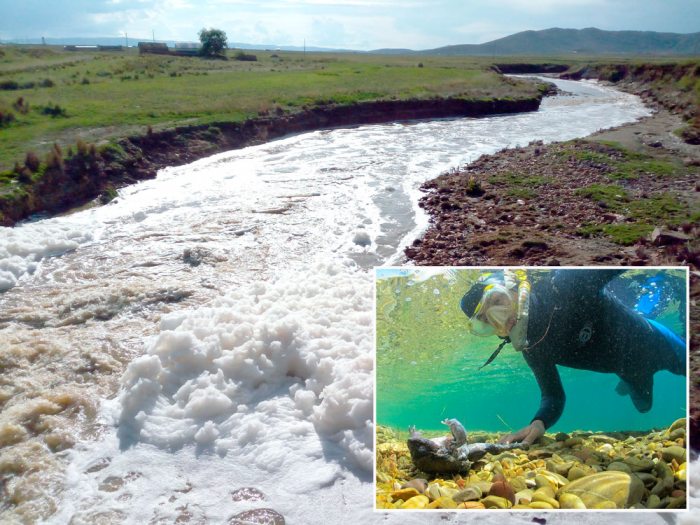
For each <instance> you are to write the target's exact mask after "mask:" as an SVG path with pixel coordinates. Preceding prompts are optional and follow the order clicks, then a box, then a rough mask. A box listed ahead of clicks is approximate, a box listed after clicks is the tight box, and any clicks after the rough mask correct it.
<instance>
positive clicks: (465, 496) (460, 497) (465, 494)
mask: <svg viewBox="0 0 700 525" xmlns="http://www.w3.org/2000/svg"><path fill="white" fill-rule="evenodd" d="M481 496H482V492H481V489H480V488H479V487H477V486H475V485H470V486H469V487H466V488H465V489H464V490H460V491H459V492H458V493H457V494H455V495H454V496H453V498H452V499H454V500H455V501H456V502H457V503H462V502H465V501H474V500H478V499H481Z"/></svg>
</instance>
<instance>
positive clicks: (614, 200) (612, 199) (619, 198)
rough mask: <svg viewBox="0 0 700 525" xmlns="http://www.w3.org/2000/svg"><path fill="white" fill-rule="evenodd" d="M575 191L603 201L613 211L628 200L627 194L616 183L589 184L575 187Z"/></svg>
mask: <svg viewBox="0 0 700 525" xmlns="http://www.w3.org/2000/svg"><path fill="white" fill-rule="evenodd" d="M575 193H576V194H577V195H582V196H583V197H588V198H589V199H592V200H594V201H596V202H601V203H604V205H605V206H606V207H607V208H610V209H611V210H614V211H620V210H621V209H622V208H623V205H624V203H627V202H629V195H628V194H627V192H626V191H625V189H624V188H622V187H620V186H618V185H617V184H597V183H596V184H591V185H589V186H585V187H583V188H579V189H577V190H576V191H575Z"/></svg>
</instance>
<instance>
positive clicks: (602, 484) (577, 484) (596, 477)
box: [557, 471, 644, 509]
mask: <svg viewBox="0 0 700 525" xmlns="http://www.w3.org/2000/svg"><path fill="white" fill-rule="evenodd" d="M562 494H575V495H576V496H578V497H579V498H581V501H583V504H584V505H586V507H587V508H589V509H590V508H613V507H610V506H609V504H612V505H614V506H615V507H614V508H621V509H623V508H628V507H631V506H632V505H634V504H635V503H639V502H640V501H641V499H642V496H643V495H644V484H643V483H642V482H641V480H640V479H639V478H638V477H637V476H635V475H633V474H628V473H627V472H618V471H607V472H599V473H597V474H591V475H590V476H586V477H583V478H580V479H577V480H575V481H572V482H571V483H569V484H568V485H565V486H564V487H562V488H561V489H559V492H558V493H557V499H559V498H561V495H562ZM601 504H602V505H604V506H603V507H597V505H601Z"/></svg>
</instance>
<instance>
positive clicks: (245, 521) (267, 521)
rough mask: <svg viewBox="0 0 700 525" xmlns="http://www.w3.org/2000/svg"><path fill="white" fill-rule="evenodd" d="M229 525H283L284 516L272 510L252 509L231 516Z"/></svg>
mask: <svg viewBox="0 0 700 525" xmlns="http://www.w3.org/2000/svg"><path fill="white" fill-rule="evenodd" d="M228 524H229V525H284V524H285V521H284V516H282V514H280V513H279V512H277V511H276V510H273V509H253V510H246V511H245V512H240V513H238V514H236V515H235V516H233V517H232V518H231V519H230V520H229V522H228Z"/></svg>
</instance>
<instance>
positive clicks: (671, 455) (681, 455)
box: [661, 445, 686, 464]
mask: <svg viewBox="0 0 700 525" xmlns="http://www.w3.org/2000/svg"><path fill="white" fill-rule="evenodd" d="M661 456H662V457H663V458H664V461H669V462H670V461H673V460H674V459H675V460H676V462H677V463H679V464H680V463H684V462H685V460H686V457H685V449H684V448H683V447H679V446H678V445H672V446H670V447H665V448H662V449H661Z"/></svg>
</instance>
